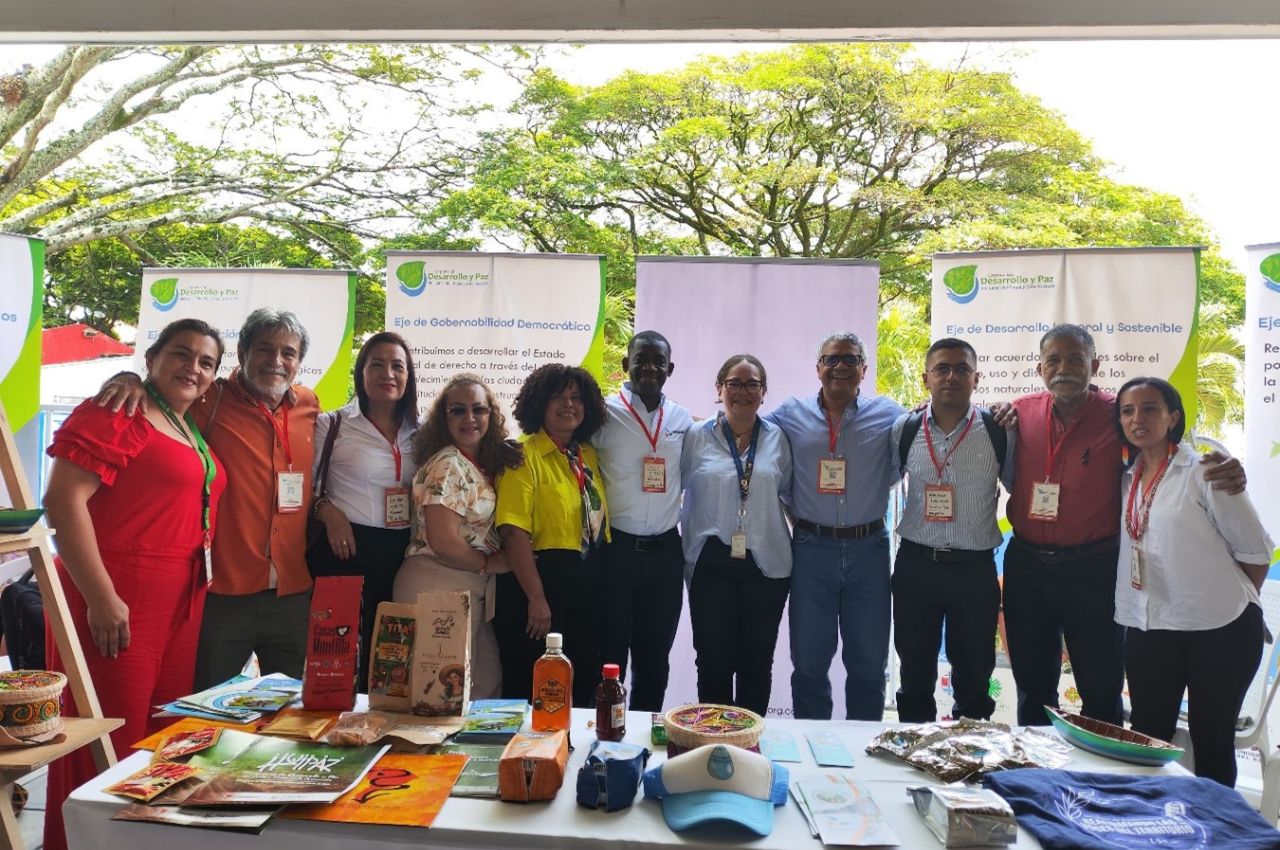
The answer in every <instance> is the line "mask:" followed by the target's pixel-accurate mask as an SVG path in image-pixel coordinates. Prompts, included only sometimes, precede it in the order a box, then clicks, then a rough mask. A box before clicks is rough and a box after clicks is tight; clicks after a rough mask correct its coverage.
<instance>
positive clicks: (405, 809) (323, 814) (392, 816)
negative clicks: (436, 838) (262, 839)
mask: <svg viewBox="0 0 1280 850" xmlns="http://www.w3.org/2000/svg"><path fill="white" fill-rule="evenodd" d="M466 763H467V757H466V756H464V755H416V754H415V755H409V754H405V753H387V754H386V755H385V756H383V757H382V758H380V759H378V763H377V764H375V765H374V766H373V769H372V770H370V771H369V772H368V774H366V775H365V777H364V779H362V780H360V783H359V784H358V785H356V787H355V788H352V789H351V790H350V791H348V792H347V793H345V794H343V795H342V796H341V797H339V798H338V799H337V800H336V801H335V802H333V803H328V804H325V805H315V806H289V807H288V808H287V809H285V810H284V811H283V812H281V814H280V817H282V818H287V819H290V820H323V821H336V822H338V823H375V824H392V825H395V826H418V827H428V826H431V822H432V821H434V820H435V819H436V815H438V814H439V813H440V809H441V808H442V807H443V806H444V803H445V800H447V799H449V792H450V790H451V789H452V788H453V784H454V782H456V781H457V779H458V774H460V773H462V770H463V767H464V766H465V765H466Z"/></svg>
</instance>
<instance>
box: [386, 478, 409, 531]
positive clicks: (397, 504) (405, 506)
mask: <svg viewBox="0 0 1280 850" xmlns="http://www.w3.org/2000/svg"><path fill="white" fill-rule="evenodd" d="M384 499H385V501H386V508H387V519H386V527H387V528H408V527H409V488H408V487H388V488H387V489H386V491H385V495H384Z"/></svg>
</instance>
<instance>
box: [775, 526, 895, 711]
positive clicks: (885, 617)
mask: <svg viewBox="0 0 1280 850" xmlns="http://www.w3.org/2000/svg"><path fill="white" fill-rule="evenodd" d="M791 552H792V571H791V608H790V619H789V624H790V635H791V666H792V673H791V704H792V709H793V710H794V712H795V716H796V717H797V718H802V719H807V720H808V719H816V720H830V719H831V679H830V677H829V676H828V672H829V671H830V669H831V660H832V659H833V658H835V654H836V635H837V631H838V633H839V636H840V640H841V642H842V643H843V648H842V651H841V658H842V659H843V661H844V669H845V684H844V699H845V717H846V718H847V719H849V720H877V721H878V720H881V719H883V717H884V690H885V678H884V673H885V666H886V665H887V664H888V661H889V614H890V607H891V603H890V599H891V597H892V591H891V589H890V584H889V532H888V530H886V529H881V530H880V532H879V533H877V534H872V535H871V536H869V537H865V538H863V539H861V540H836V539H834V538H831V537H821V536H819V535H817V534H813V533H811V532H807V531H801V530H800V529H796V531H795V537H794V539H793V540H792V543H791Z"/></svg>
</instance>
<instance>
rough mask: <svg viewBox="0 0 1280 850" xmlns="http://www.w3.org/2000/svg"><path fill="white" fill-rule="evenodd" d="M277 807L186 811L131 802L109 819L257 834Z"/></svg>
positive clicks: (184, 809)
mask: <svg viewBox="0 0 1280 850" xmlns="http://www.w3.org/2000/svg"><path fill="white" fill-rule="evenodd" d="M278 811H280V807H279V806H270V807H267V808H258V807H256V806H234V807H228V808H218V807H215V806H207V807H200V808H187V807H186V806H152V805H147V804H146V803H133V804H130V805H128V806H125V807H124V808H123V809H121V810H120V811H118V812H116V813H115V814H114V815H112V816H111V819H112V820H129V821H143V822H146V823H163V824H169V825H170V826H194V827H200V828H203V829H223V830H228V831H231V832H247V833H251V834H253V835H257V834H258V833H260V832H262V828H263V827H265V826H266V825H267V821H269V820H271V818H272V816H274V815H275V813H276V812H278Z"/></svg>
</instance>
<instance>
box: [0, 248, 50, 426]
mask: <svg viewBox="0 0 1280 850" xmlns="http://www.w3.org/2000/svg"><path fill="white" fill-rule="evenodd" d="M43 296H44V242H43V241H41V240H39V239H30V238H28V237H26V236H11V235H8V234H0V404H3V405H4V410H5V415H6V416H8V417H9V425H10V427H11V428H13V430H14V431H17V430H19V429H20V428H22V426H24V425H26V424H27V423H28V422H30V421H31V419H32V418H33V417H34V416H35V415H36V413H37V412H38V411H39V409H40V331H41V327H42V325H41V320H42V318H43V315H44V297H43Z"/></svg>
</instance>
